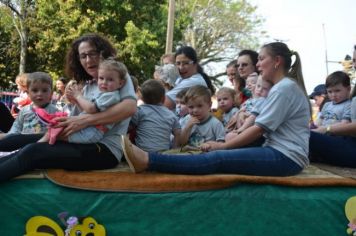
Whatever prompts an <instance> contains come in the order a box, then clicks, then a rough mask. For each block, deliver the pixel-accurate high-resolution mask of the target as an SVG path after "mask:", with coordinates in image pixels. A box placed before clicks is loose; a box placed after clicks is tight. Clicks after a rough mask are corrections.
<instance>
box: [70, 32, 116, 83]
mask: <svg viewBox="0 0 356 236" xmlns="http://www.w3.org/2000/svg"><path fill="white" fill-rule="evenodd" d="M82 42H88V43H90V44H91V45H92V46H94V47H95V48H96V50H97V52H98V53H100V55H101V57H103V58H108V57H115V56H116V49H115V48H114V47H113V46H112V44H111V43H110V42H109V41H108V40H107V39H106V38H104V37H103V36H100V35H98V34H94V33H90V34H85V35H83V36H81V37H79V38H78V39H76V40H74V41H73V43H72V45H71V47H70V49H69V50H68V52H67V55H66V62H65V73H66V75H67V77H68V78H72V79H75V80H76V81H77V82H80V81H86V80H91V79H93V78H92V76H91V75H89V74H88V73H87V72H86V71H85V69H84V68H83V66H82V64H81V63H80V58H79V52H78V48H79V45H80V44H81V43H82Z"/></svg>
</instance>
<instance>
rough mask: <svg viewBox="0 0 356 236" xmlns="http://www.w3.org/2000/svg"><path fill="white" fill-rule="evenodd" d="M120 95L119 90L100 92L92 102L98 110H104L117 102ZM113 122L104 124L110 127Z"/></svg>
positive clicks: (119, 99)
mask: <svg viewBox="0 0 356 236" xmlns="http://www.w3.org/2000/svg"><path fill="white" fill-rule="evenodd" d="M120 101H121V96H120V92H119V90H116V91H112V92H105V93H100V95H99V97H97V98H95V100H94V104H95V106H96V108H97V109H98V111H105V110H107V109H108V108H109V107H111V106H113V105H115V104H117V103H119V102H120ZM114 125H115V124H106V125H105V127H106V128H108V129H111V128H112V127H113V126H114Z"/></svg>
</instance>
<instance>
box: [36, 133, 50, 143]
mask: <svg viewBox="0 0 356 236" xmlns="http://www.w3.org/2000/svg"><path fill="white" fill-rule="evenodd" d="M48 141H49V135H48V133H45V134H44V135H43V137H42V138H41V139H40V140H38V141H37V143H48Z"/></svg>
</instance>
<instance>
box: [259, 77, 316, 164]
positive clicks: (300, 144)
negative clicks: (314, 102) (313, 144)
mask: <svg viewBox="0 0 356 236" xmlns="http://www.w3.org/2000/svg"><path fill="white" fill-rule="evenodd" d="M309 120H310V109H309V101H308V100H307V98H306V96H305V94H304V93H303V91H302V90H301V89H300V87H299V86H298V85H297V84H296V83H295V82H294V81H293V80H291V79H289V78H286V77H285V78H283V79H282V80H281V81H279V82H278V83H277V84H275V85H274V86H273V87H272V88H271V90H270V92H269V94H268V96H267V98H266V100H265V101H264V103H263V107H262V110H261V112H260V114H259V115H258V116H257V118H256V121H255V124H256V125H258V126H260V127H262V128H263V129H264V130H265V131H266V134H265V137H266V141H265V143H264V146H267V147H272V148H274V149H276V150H278V151H280V152H282V153H283V154H284V155H286V156H287V157H289V158H290V159H291V160H293V161H294V162H296V163H297V164H298V165H300V166H301V167H305V166H307V165H308V164H309V159H308V153H309V136H310V130H309Z"/></svg>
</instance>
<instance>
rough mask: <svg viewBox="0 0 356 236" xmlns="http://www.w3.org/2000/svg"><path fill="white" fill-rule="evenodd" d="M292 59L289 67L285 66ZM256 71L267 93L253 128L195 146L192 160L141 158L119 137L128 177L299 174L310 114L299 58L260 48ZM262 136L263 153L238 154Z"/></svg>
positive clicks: (273, 46) (279, 46)
mask: <svg viewBox="0 0 356 236" xmlns="http://www.w3.org/2000/svg"><path fill="white" fill-rule="evenodd" d="M293 55H294V56H295V62H294V63H293V65H292V66H291V64H292V59H291V58H292V56H293ZM257 67H258V69H259V71H260V73H261V76H262V78H263V79H264V80H266V81H270V82H271V83H272V84H273V87H272V88H271V90H270V92H269V94H268V96H267V98H266V101H265V103H264V107H263V108H262V110H261V112H260V114H259V116H258V117H257V118H256V121H255V124H254V125H253V126H251V127H249V128H247V129H246V130H245V131H243V132H242V133H241V134H240V135H238V136H236V137H235V138H234V139H231V140H229V141H228V142H225V143H219V142H207V143H205V144H203V145H201V150H203V151H206V153H202V154H197V155H165V154H159V153H147V152H144V151H142V150H141V149H139V148H137V147H136V146H134V145H132V144H131V143H130V141H129V140H128V139H127V138H126V137H125V136H122V142H121V143H122V145H123V150H124V153H125V156H126V159H127V160H128V163H129V165H130V168H131V169H132V170H133V171H134V172H142V171H145V170H149V171H158V172H169V173H181V174H213V173H236V174H246V175H260V176H290V175H296V174H298V173H300V172H301V171H302V170H303V169H304V168H305V167H306V166H307V165H308V163H309V160H308V149H309V147H308V140H309V134H310V132H309V126H308V123H309V120H310V115H311V112H310V111H311V109H310V104H309V101H308V98H307V95H306V91H305V87H304V81H303V77H302V73H301V64H300V58H299V55H298V53H296V52H293V51H290V50H289V48H288V46H287V45H286V44H284V43H281V42H274V43H270V44H266V45H264V46H263V47H262V49H261V51H260V54H259V57H258V63H257ZM262 135H264V136H265V137H266V141H265V143H264V144H263V147H252V148H243V147H244V146H245V145H248V144H250V143H252V142H253V141H255V140H257V139H258V138H260V137H261V136H262ZM219 149H223V150H219ZM228 149H230V150H228ZM214 150H215V151H214Z"/></svg>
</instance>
